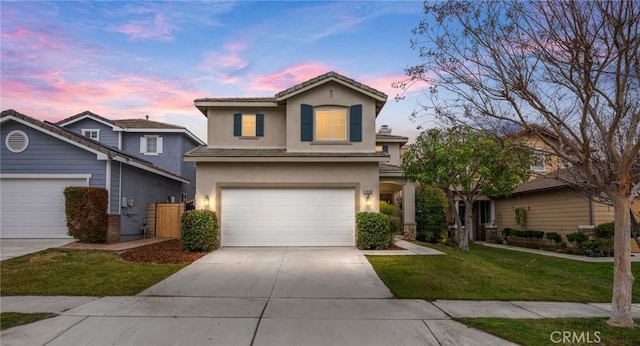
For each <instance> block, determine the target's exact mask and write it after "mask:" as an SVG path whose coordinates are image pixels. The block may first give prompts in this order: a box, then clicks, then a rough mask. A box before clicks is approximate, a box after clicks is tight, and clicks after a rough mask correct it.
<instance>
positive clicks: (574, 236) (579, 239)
mask: <svg viewBox="0 0 640 346" xmlns="http://www.w3.org/2000/svg"><path fill="white" fill-rule="evenodd" d="M587 239H589V237H587V236H586V235H585V234H584V233H582V232H573V233H569V234H567V240H568V241H570V242H572V243H573V244H574V245H577V246H581V245H582V243H584V242H585V241H587Z"/></svg>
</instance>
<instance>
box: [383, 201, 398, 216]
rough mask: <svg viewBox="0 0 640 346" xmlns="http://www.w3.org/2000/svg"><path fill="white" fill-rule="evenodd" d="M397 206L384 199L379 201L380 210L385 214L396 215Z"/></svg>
mask: <svg viewBox="0 0 640 346" xmlns="http://www.w3.org/2000/svg"><path fill="white" fill-rule="evenodd" d="M396 211H397V208H396V206H395V205H393V204H389V203H387V202H385V201H380V212H381V213H383V214H385V215H387V216H396Z"/></svg>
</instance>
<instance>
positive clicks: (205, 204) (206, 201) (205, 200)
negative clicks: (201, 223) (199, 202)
mask: <svg viewBox="0 0 640 346" xmlns="http://www.w3.org/2000/svg"><path fill="white" fill-rule="evenodd" d="M204 207H205V208H209V195H204Z"/></svg>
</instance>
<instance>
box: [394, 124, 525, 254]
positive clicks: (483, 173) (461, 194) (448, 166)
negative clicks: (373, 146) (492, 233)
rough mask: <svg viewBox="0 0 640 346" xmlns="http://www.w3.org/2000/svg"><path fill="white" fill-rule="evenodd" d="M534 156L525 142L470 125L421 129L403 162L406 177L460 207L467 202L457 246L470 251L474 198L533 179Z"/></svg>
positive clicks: (498, 193) (501, 192)
mask: <svg viewBox="0 0 640 346" xmlns="http://www.w3.org/2000/svg"><path fill="white" fill-rule="evenodd" d="M530 160H531V156H530V153H529V151H527V150H523V147H522V146H521V145H515V144H513V143H511V142H510V141H507V140H504V139H502V138H500V137H498V136H495V135H493V134H491V133H488V132H484V131H475V130H473V129H471V128H468V127H452V128H449V129H429V130H427V131H424V132H422V133H421V134H420V136H419V137H418V138H417V139H416V143H415V144H413V145H412V146H411V147H410V148H409V150H408V151H407V152H406V153H405V156H404V157H403V161H402V168H403V169H404V174H405V178H407V179H409V180H414V181H418V182H420V184H422V185H423V186H433V187H436V188H439V189H441V190H442V191H444V193H445V195H446V197H447V201H448V203H449V207H450V208H451V210H455V201H456V197H457V198H458V200H460V201H462V202H463V203H464V205H465V216H464V218H465V226H464V227H462V220H461V218H460V215H459V214H458V213H457V212H454V213H453V217H454V220H455V223H456V227H457V229H458V244H459V245H458V246H459V248H460V249H461V250H463V251H468V250H469V235H470V234H472V232H473V220H472V216H473V203H474V202H475V201H476V200H477V199H478V197H480V196H482V195H491V196H506V195H509V194H510V193H511V192H513V190H514V189H515V188H516V186H518V185H519V184H520V183H522V182H524V181H526V180H527V179H528V178H529V172H530V170H529V166H530V162H531V161H530Z"/></svg>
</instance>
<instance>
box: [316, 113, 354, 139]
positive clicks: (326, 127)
mask: <svg viewBox="0 0 640 346" xmlns="http://www.w3.org/2000/svg"><path fill="white" fill-rule="evenodd" d="M315 123H316V126H315V128H316V133H315V138H316V140H318V141H346V140H347V110H346V109H344V108H334V109H316V117H315Z"/></svg>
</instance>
